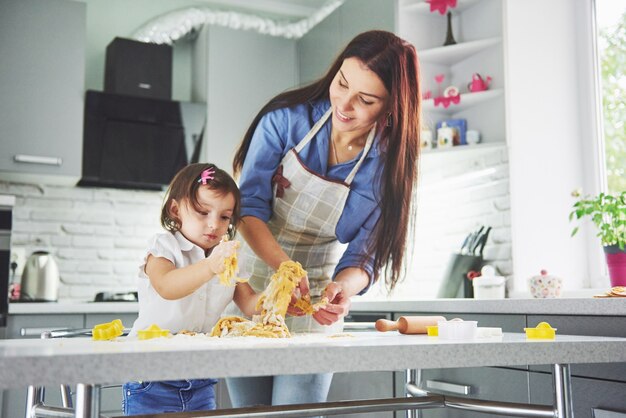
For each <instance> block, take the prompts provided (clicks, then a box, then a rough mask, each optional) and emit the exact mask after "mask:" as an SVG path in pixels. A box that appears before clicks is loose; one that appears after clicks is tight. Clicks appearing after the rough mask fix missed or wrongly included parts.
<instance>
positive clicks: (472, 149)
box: [420, 141, 506, 158]
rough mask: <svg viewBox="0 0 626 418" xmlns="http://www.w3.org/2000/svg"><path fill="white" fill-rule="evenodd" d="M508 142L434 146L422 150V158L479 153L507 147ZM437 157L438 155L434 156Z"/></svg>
mask: <svg viewBox="0 0 626 418" xmlns="http://www.w3.org/2000/svg"><path fill="white" fill-rule="evenodd" d="M505 147H506V144H505V143H504V141H502V142H485V143H482V142H481V143H478V144H476V145H458V146H454V147H449V148H433V149H428V150H424V149H423V150H421V151H420V157H421V158H429V157H430V156H435V155H443V154H457V153H464V154H467V153H477V152H488V151H492V150H495V149H498V148H505ZM432 158H436V157H432Z"/></svg>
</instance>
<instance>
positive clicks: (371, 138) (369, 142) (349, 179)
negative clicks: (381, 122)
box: [345, 124, 376, 185]
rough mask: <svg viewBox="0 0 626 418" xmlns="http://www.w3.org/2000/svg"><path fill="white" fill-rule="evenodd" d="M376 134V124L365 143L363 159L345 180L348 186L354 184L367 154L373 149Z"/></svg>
mask: <svg viewBox="0 0 626 418" xmlns="http://www.w3.org/2000/svg"><path fill="white" fill-rule="evenodd" d="M375 133H376V124H374V126H372V129H371V130H370V133H369V135H368V136H367V141H366V142H365V147H363V152H362V154H361V158H360V159H359V161H358V162H357V163H356V165H355V166H354V168H353V169H352V171H351V172H350V174H348V177H346V179H345V182H346V184H348V185H350V184H351V183H352V180H353V179H354V176H356V172H357V171H359V167H361V164H363V161H365V157H366V156H367V153H368V152H369V150H370V148H372V144H373V143H374V134H375Z"/></svg>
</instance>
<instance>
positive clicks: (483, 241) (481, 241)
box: [472, 227, 491, 257]
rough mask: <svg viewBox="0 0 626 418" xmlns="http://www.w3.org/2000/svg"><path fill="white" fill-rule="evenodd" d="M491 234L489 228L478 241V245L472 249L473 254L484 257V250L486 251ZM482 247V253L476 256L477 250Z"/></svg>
mask: <svg viewBox="0 0 626 418" xmlns="http://www.w3.org/2000/svg"><path fill="white" fill-rule="evenodd" d="M489 232H491V227H488V228H487V229H486V230H485V232H484V233H483V234H482V235H481V236H480V238H478V240H476V245H475V246H474V247H473V248H472V254H474V255H479V256H481V257H482V256H483V250H484V249H485V244H487V238H489ZM479 246H480V251H479V252H478V254H476V250H477V249H478V247H479Z"/></svg>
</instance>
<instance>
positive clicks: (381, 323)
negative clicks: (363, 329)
mask: <svg viewBox="0 0 626 418" xmlns="http://www.w3.org/2000/svg"><path fill="white" fill-rule="evenodd" d="M445 320H446V318H444V317H443V316H401V317H400V318H398V320H397V321H390V320H388V319H379V320H378V321H376V329H377V330H378V331H380V332H386V331H399V332H400V334H426V327H428V326H431V325H437V322H438V321H445Z"/></svg>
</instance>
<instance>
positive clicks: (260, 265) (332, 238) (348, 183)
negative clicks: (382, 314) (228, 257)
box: [227, 31, 421, 407]
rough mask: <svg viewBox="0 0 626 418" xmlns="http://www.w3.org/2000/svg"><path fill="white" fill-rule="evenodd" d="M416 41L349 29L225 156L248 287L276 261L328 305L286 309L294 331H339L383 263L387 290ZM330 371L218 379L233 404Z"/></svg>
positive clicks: (295, 393)
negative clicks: (337, 48)
mask: <svg viewBox="0 0 626 418" xmlns="http://www.w3.org/2000/svg"><path fill="white" fill-rule="evenodd" d="M420 96H421V92H420V89H419V76H418V62H417V55H416V52H415V48H414V47H413V46H412V45H410V44H408V43H407V42H405V41H403V40H402V39H400V38H398V37H397V36H395V35H394V34H393V33H390V32H385V31H369V32H365V33H362V34H360V35H358V36H357V37H356V38H354V39H353V40H352V41H351V42H350V43H349V44H348V46H347V47H346V48H345V50H344V51H343V52H342V53H341V54H340V55H339V57H338V58H337V59H336V61H335V62H334V63H333V65H332V66H331V68H330V69H329V71H328V72H327V73H326V75H325V76H324V77H323V78H321V79H320V80H318V81H316V82H314V83H312V84H310V85H308V86H305V87H302V88H299V89H295V90H292V91H288V92H285V93H282V94H280V95H278V96H276V97H275V98H273V99H272V100H270V102H269V103H267V104H266V105H265V106H264V107H263V108H262V109H261V111H260V112H259V114H258V115H257V116H256V117H255V119H254V120H253V122H252V124H251V125H250V127H249V129H248V131H247V132H246V134H245V136H244V139H243V142H242V144H241V146H240V148H239V149H238V151H237V153H236V155H235V159H234V161H233V169H234V172H235V174H240V189H241V193H242V211H241V212H242V223H241V226H240V228H239V231H240V232H241V234H242V235H243V237H244V239H245V244H244V245H243V248H242V250H241V251H240V255H239V260H240V266H241V269H242V271H249V272H251V273H252V277H251V278H250V284H251V285H252V287H253V288H254V289H255V291H261V290H262V289H263V288H265V287H266V283H265V281H266V280H268V279H269V277H270V276H271V274H272V273H273V272H274V271H275V270H276V269H277V268H278V266H279V265H280V263H281V262H283V261H287V260H295V261H299V262H300V263H301V264H302V266H303V267H304V269H305V270H306V271H307V276H308V277H307V278H305V279H308V280H301V291H302V292H303V293H307V292H309V288H308V287H310V293H311V296H312V298H313V299H314V300H315V298H319V297H321V296H327V297H328V300H329V301H330V303H329V304H328V305H327V306H326V307H325V308H323V309H320V310H319V311H318V312H317V313H315V314H314V315H313V319H312V318H311V317H310V316H294V317H290V318H288V319H287V324H288V326H289V329H290V330H292V331H295V332H303V331H305V332H329V333H332V332H338V331H341V329H342V326H343V321H342V318H343V317H344V316H345V315H346V314H347V313H348V312H349V309H350V297H351V296H354V295H356V294H362V293H364V292H365V291H366V290H367V289H368V288H369V286H370V285H371V284H372V283H374V282H375V281H376V280H377V279H378V277H379V276H380V274H381V270H382V269H383V268H384V269H385V270H386V271H385V275H384V276H385V281H386V284H387V286H388V288H389V289H392V288H393V287H394V285H395V284H396V282H397V281H398V278H399V276H400V273H401V269H402V261H403V257H404V254H405V245H406V237H407V232H408V231H407V229H408V228H407V226H408V223H409V217H410V215H409V213H410V207H411V204H410V203H411V196H412V194H413V188H414V185H415V182H416V178H417V159H418V151H419V132H420V123H419V121H420V105H421V100H420ZM331 379H332V373H328V374H320V375H290V376H273V377H272V376H270V377H260V378H237V379H228V380H227V384H228V388H229V392H230V396H231V400H232V401H233V405H234V406H236V407H242V406H250V405H259V404H263V405H281V404H293V403H309V402H324V401H325V400H326V396H327V394H328V389H329V387H330V382H331Z"/></svg>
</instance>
